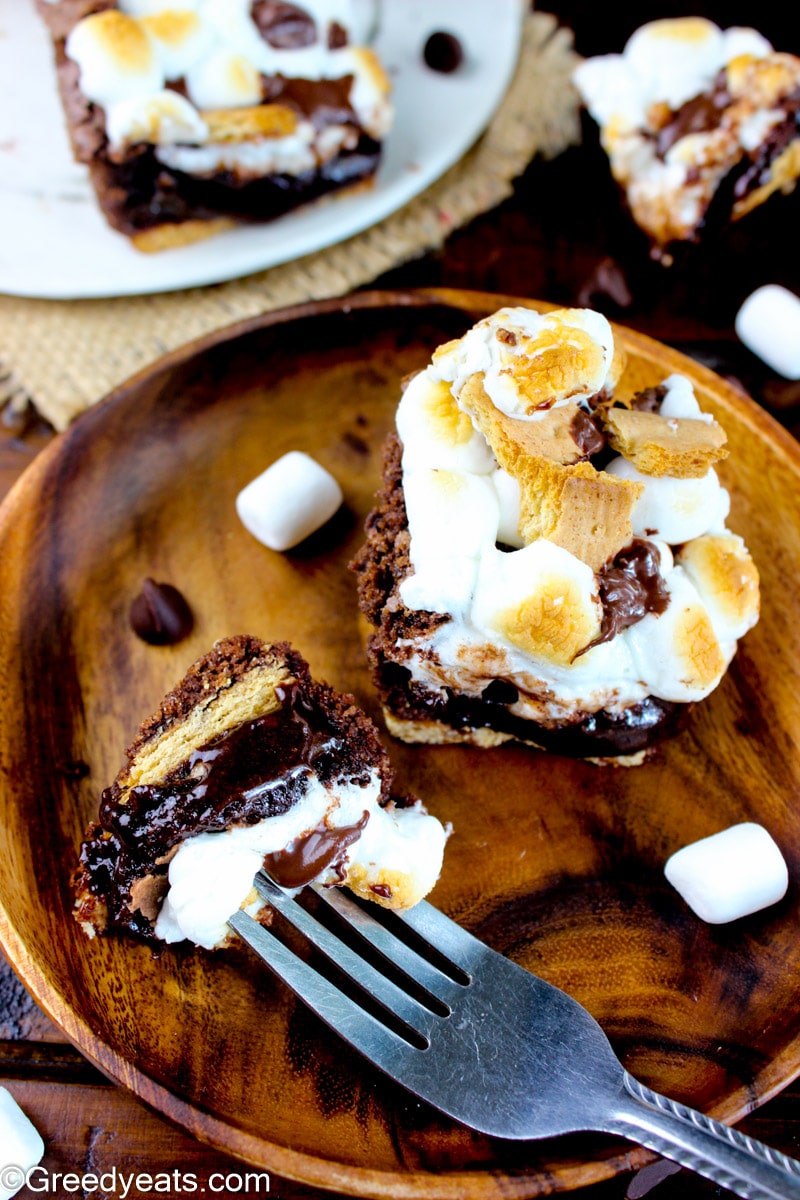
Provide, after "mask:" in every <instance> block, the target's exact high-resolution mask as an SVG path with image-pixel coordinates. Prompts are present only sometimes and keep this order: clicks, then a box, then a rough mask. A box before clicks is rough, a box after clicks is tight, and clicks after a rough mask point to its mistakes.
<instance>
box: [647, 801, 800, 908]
mask: <svg viewBox="0 0 800 1200" xmlns="http://www.w3.org/2000/svg"><path fill="white" fill-rule="evenodd" d="M664 874H665V875H666V877H667V879H668V880H669V882H670V883H671V884H672V886H673V887H674V888H675V890H676V891H677V892H679V893H680V895H681V896H682V897H683V899H684V900H685V901H686V903H687V904H688V905H689V907H690V908H691V909H692V910H693V912H695V913H696V914H697V916H698V917H700V919H701V920H702V921H707V922H709V924H711V925H721V924H724V923H725V922H727V921H736V920H738V919H739V917H746V916H747V915H748V914H749V913H754V912H758V911H759V910H760V909H762V908H767V907H768V905H770V904H775V903H777V901H778V900H780V899H781V898H782V897H783V896H784V895H785V893H786V889H787V887H788V886H789V872H788V870H787V867H786V862H785V861H784V858H783V855H782V854H781V852H780V850H779V849H778V846H777V845H776V844H775V842H774V840H773V838H772V837H771V836H770V835H769V833H767V831H766V829H764V827H763V826H762V825H756V824H755V823H753V822H751V821H745V822H743V823H742V824H741V825H732V826H731V827H730V828H728V829H723V830H722V831H721V832H720V833H715V834H712V835H711V837H706V838H701V839H700V841H699V842H692V843H691V845H689V846H684V847H683V849H681V850H677V851H676V852H675V854H673V855H672V857H671V858H669V859H668V860H667V863H666V865H665V867H664Z"/></svg>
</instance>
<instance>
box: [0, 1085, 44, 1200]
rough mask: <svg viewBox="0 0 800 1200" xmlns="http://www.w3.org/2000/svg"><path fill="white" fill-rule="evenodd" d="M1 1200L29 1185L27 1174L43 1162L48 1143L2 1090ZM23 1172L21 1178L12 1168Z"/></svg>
mask: <svg viewBox="0 0 800 1200" xmlns="http://www.w3.org/2000/svg"><path fill="white" fill-rule="evenodd" d="M0 1154H1V1155H2V1156H1V1157H0V1170H2V1182H0V1200H11V1197H12V1196H16V1194H17V1192H18V1191H19V1190H20V1189H21V1188H22V1187H23V1186H24V1184H25V1173H26V1172H27V1171H29V1170H30V1169H31V1167H35V1166H36V1165H37V1164H38V1163H39V1162H41V1160H42V1156H43V1154H44V1142H43V1141H42V1139H41V1136H40V1135H39V1132H38V1130H37V1129H36V1128H35V1126H34V1125H33V1124H32V1123H31V1121H30V1120H29V1119H28V1117H26V1116H25V1113H24V1112H23V1111H22V1109H21V1108H20V1106H19V1105H18V1104H17V1102H16V1100H15V1099H14V1097H13V1096H12V1095H11V1093H10V1092H9V1091H8V1089H7V1088H4V1087H0ZM14 1167H16V1168H19V1172H18V1173H19V1178H18V1179H16V1178H13V1177H12V1168H14Z"/></svg>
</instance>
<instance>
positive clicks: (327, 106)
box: [261, 75, 358, 129]
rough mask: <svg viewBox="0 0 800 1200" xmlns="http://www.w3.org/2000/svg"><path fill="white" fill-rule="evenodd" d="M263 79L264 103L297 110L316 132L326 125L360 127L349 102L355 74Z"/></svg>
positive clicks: (265, 77) (263, 77) (283, 76)
mask: <svg viewBox="0 0 800 1200" xmlns="http://www.w3.org/2000/svg"><path fill="white" fill-rule="evenodd" d="M261 78H262V91H263V94H264V100H266V101H269V103H270V104H286V105H288V106H289V108H294V109H296V110H297V112H299V113H301V114H302V116H304V117H305V118H306V120H308V121H310V122H311V124H312V125H313V126H314V128H315V129H324V128H325V127H326V126H327V125H354V126H358V117H357V116H356V113H355V109H354V108H353V106H352V104H351V103H350V92H351V90H352V87H353V76H352V75H342V76H341V78H339V79H290V78H287V77H286V76H285V75H263V76H262V77H261Z"/></svg>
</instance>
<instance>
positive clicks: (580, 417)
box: [569, 408, 606, 458]
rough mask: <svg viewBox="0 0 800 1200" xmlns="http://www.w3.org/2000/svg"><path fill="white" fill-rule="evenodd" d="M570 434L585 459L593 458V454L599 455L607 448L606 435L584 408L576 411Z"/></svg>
mask: <svg viewBox="0 0 800 1200" xmlns="http://www.w3.org/2000/svg"><path fill="white" fill-rule="evenodd" d="M569 432H570V436H571V437H572V440H573V442H574V443H575V445H576V446H577V447H578V449H579V450H580V452H581V454H582V456H583V457H584V458H591V457H592V455H593V454H599V453H600V451H601V450H602V449H603V448H604V447H605V444H606V439H605V435H604V434H603V432H602V430H601V429H600V428H599V427H598V426H597V424H596V423H595V421H594V420H593V419H592V417H591V416H590V415H589V413H587V412H585V411H584V410H583V409H582V408H577V409H576V410H575V416H574V417H573V418H572V423H571V425H570V427H569Z"/></svg>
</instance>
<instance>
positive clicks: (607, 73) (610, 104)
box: [573, 17, 772, 138]
mask: <svg viewBox="0 0 800 1200" xmlns="http://www.w3.org/2000/svg"><path fill="white" fill-rule="evenodd" d="M771 50H772V47H771V45H770V43H769V42H768V41H767V40H766V38H764V37H762V36H761V34H760V33H758V32H757V31H756V30H755V29H747V28H741V27H734V28H732V29H728V30H725V32H724V33H723V31H722V30H721V29H720V28H719V27H718V26H717V25H715V24H714V23H713V22H711V21H708V20H706V19H705V18H703V17H678V18H664V19H661V20H656V21H649V22H647V23H646V24H645V25H642V26H641V27H640V28H639V29H637V30H636V31H635V32H634V33H633V34H632V35H631V37H630V38H629V39H628V42H627V43H626V45H625V48H624V50H623V52H622V54H606V55H598V56H597V57H595V58H589V59H586V60H585V61H584V62H582V63H580V64H579V66H578V67H577V69H576V71H575V73H574V75H573V79H574V82H575V86H576V87H577V89H578V91H579V92H580V94H581V96H582V98H583V101H584V103H585V104H586V107H587V108H588V109H589V111H590V112H591V114H592V116H593V117H594V119H595V120H596V121H597V123H598V124H599V125H601V126H602V127H604V128H606V129H610V130H611V135H612V138H614V137H616V136H618V135H619V134H620V133H621V132H623V131H625V130H633V129H640V128H642V127H643V126H645V125H646V123H647V113H648V110H649V109H650V107H651V105H653V104H657V103H663V104H667V105H669V107H670V108H672V109H677V108H680V106H681V105H682V104H684V103H685V102H686V101H687V100H691V99H692V98H693V97H694V96H697V95H699V94H700V93H701V92H704V91H706V90H707V89H708V88H709V87H710V86H711V85H712V83H713V81H714V78H715V76H716V75H717V73H718V72H719V71H720V70H721V69H722V68H723V67H724V66H726V64H727V63H729V62H731V61H733V60H734V59H736V58H738V57H739V56H741V55H744V54H747V55H751V56H753V57H756V58H760V57H764V56H766V55H767V54H769V53H770V51H771Z"/></svg>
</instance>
